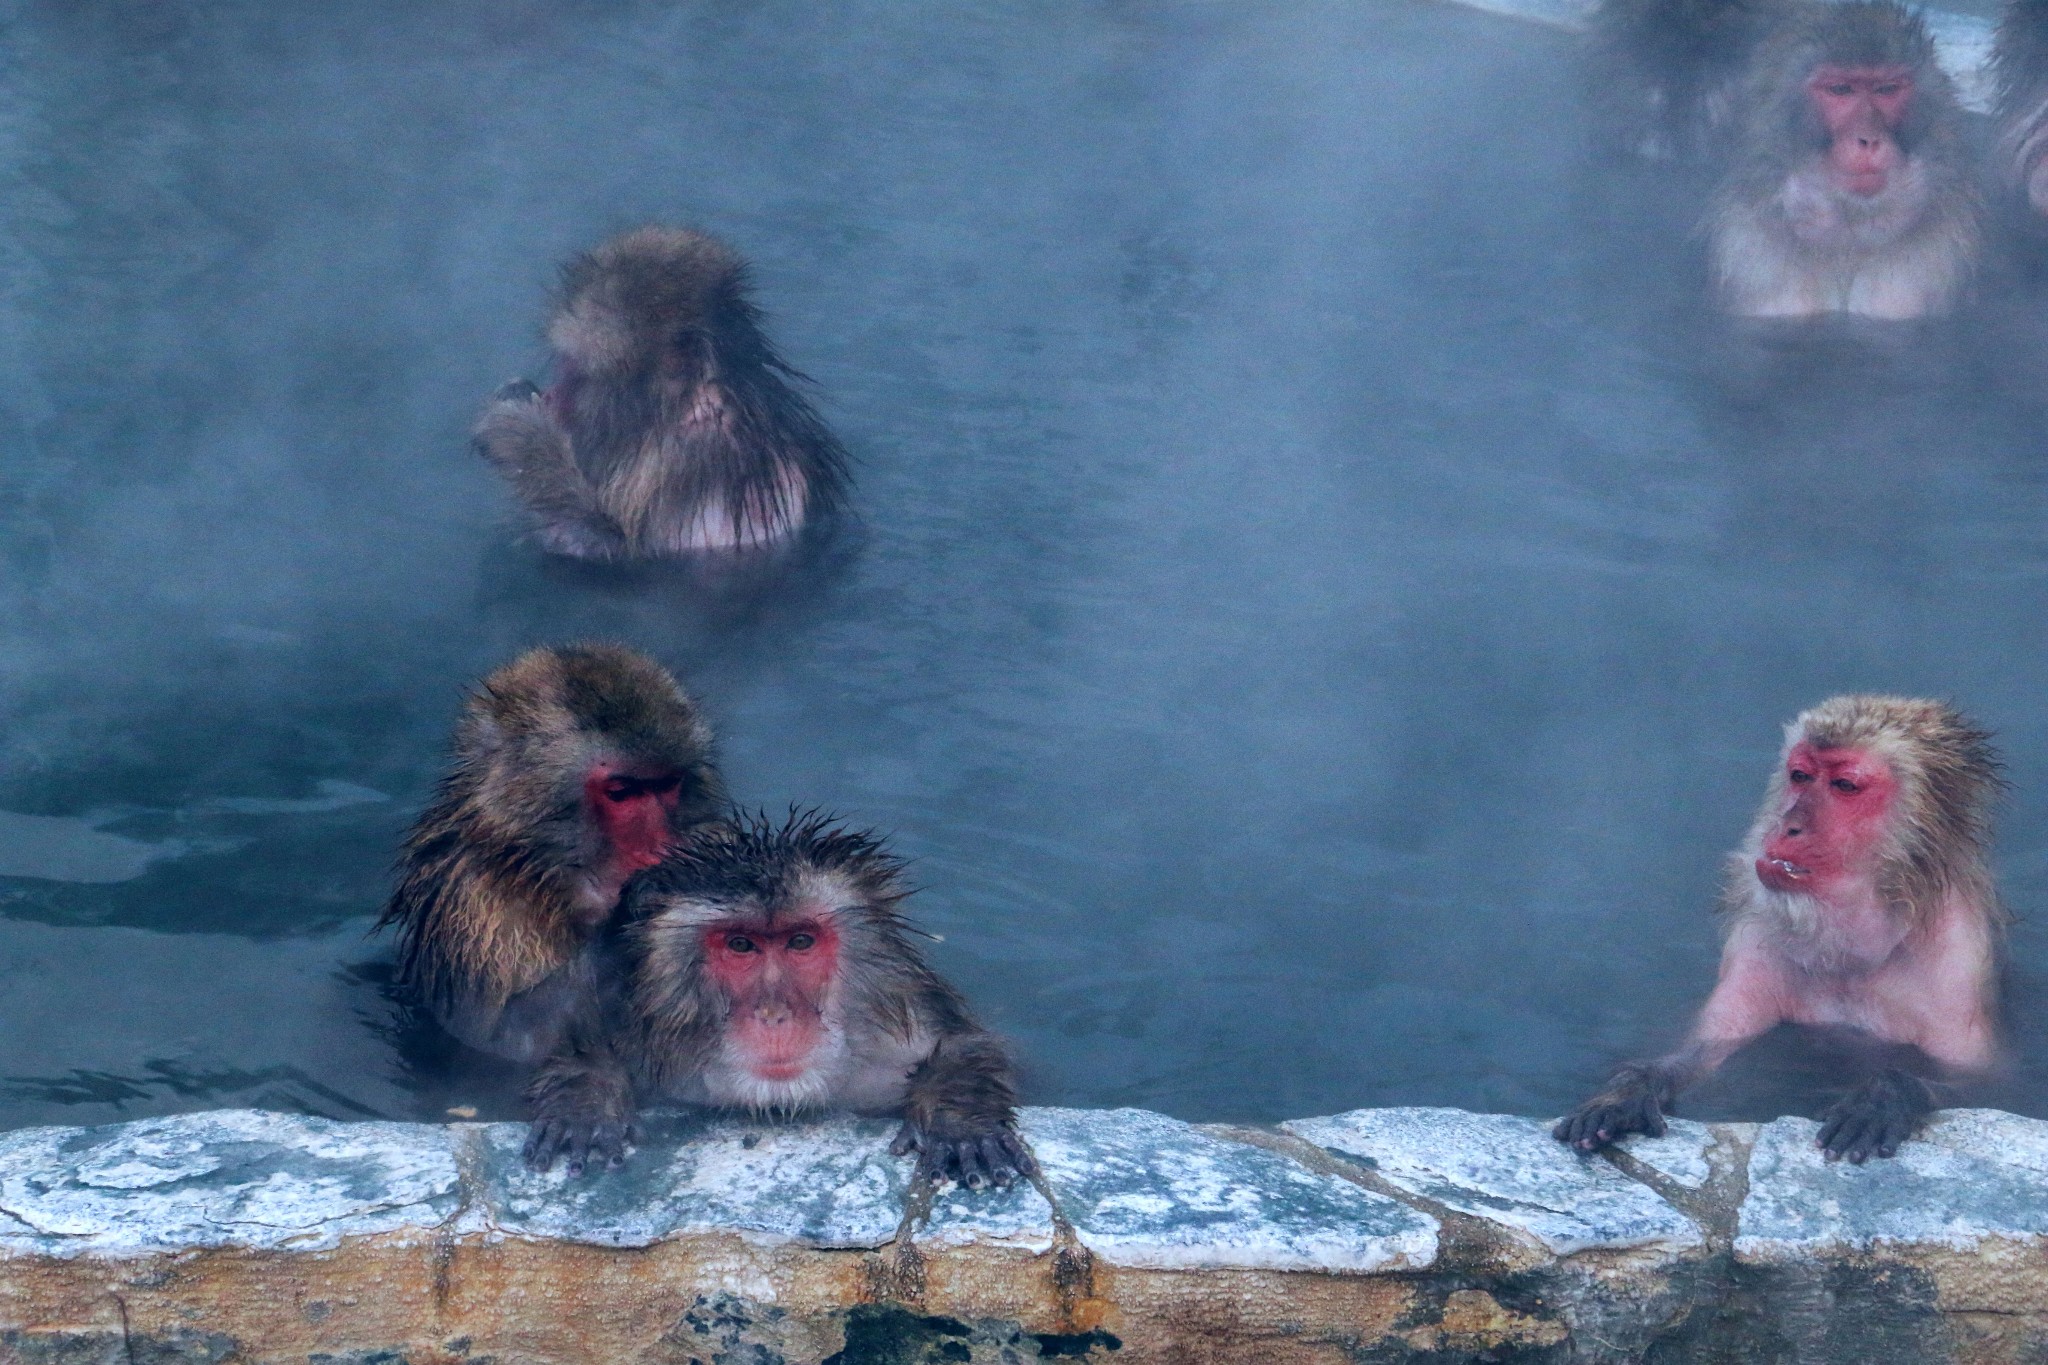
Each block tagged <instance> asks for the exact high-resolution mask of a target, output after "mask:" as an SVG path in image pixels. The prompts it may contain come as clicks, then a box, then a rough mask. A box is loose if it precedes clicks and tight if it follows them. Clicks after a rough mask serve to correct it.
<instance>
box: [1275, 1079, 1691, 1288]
mask: <svg viewBox="0 0 2048 1365" xmlns="http://www.w3.org/2000/svg"><path fill="white" fill-rule="evenodd" d="M1282 1126H1283V1127H1284V1128H1285V1129H1286V1130H1287V1131H1288V1132H1290V1133H1293V1134H1295V1135H1297V1136H1299V1137H1302V1138H1306V1139H1307V1140H1308V1141H1310V1142H1313V1143H1315V1144H1316V1145H1317V1146H1318V1147H1323V1148H1326V1149H1328V1150H1330V1151H1332V1152H1336V1153H1338V1154H1340V1155H1342V1156H1346V1157H1350V1158H1352V1159H1354V1160H1356V1161H1358V1162H1360V1163H1361V1164H1363V1165H1364V1166H1365V1167H1366V1168H1367V1169H1368V1170H1371V1171H1373V1172H1374V1173H1376V1174H1377V1175H1379V1176H1381V1177H1382V1178H1383V1179H1386V1180H1388V1181H1391V1182H1392V1183H1393V1184H1395V1185H1397V1186H1399V1187H1400V1188H1401V1189H1403V1190H1406V1191H1408V1192H1409V1193H1410V1194H1414V1195H1417V1196H1419V1197H1421V1198H1423V1199H1428V1200H1431V1201H1433V1202H1435V1203H1438V1204H1442V1205H1443V1206H1444V1207H1446V1208H1451V1209H1456V1210H1458V1211H1459V1212H1460V1213H1467V1214H1471V1215H1472V1216H1473V1217H1475V1218H1484V1219H1486V1220H1488V1221H1489V1222H1493V1223H1498V1224H1502V1225H1505V1226H1507V1227H1511V1228H1514V1229H1516V1230H1518V1231H1520V1232H1523V1233H1526V1234H1527V1235H1528V1236H1530V1237H1531V1238H1533V1239H1535V1241H1536V1242H1537V1243H1539V1244H1540V1245H1541V1246H1542V1247H1543V1248H1544V1249H1545V1250H1546V1251H1549V1252H1551V1253H1552V1254H1554V1255H1559V1256H1566V1255H1570V1254H1571V1253H1573V1252H1575V1251H1584V1250H1586V1249H1587V1248H1589V1247H1611V1248H1635V1247H1661V1248H1665V1249H1669V1250H1672V1251H1684V1250H1691V1249H1694V1248H1698V1247H1703V1246H1705V1244H1706V1239H1705V1236H1704V1234H1702V1232H1701V1231H1700V1229H1699V1226H1698V1225H1697V1224H1695V1223H1694V1222H1693V1220H1692V1219H1690V1218H1688V1217H1686V1216H1685V1215H1684V1214H1683V1213H1681V1212H1679V1211H1678V1210H1677V1209H1675V1208H1673V1207H1672V1206H1671V1205H1670V1204H1668V1203H1666V1202H1665V1201H1664V1200H1663V1199H1662V1198H1660V1197H1659V1196H1658V1194H1657V1193H1656V1191H1654V1190H1652V1189H1650V1188H1649V1187H1647V1186H1645V1185H1641V1184H1638V1183H1637V1182H1636V1181H1634V1180H1631V1179H1629V1178H1628V1177H1627V1176H1626V1175H1623V1174H1622V1173H1621V1172H1620V1171H1619V1170H1617V1169H1616V1168H1615V1167H1614V1166H1613V1165H1611V1164H1609V1163H1608V1162H1607V1161H1605V1160H1602V1159H1600V1158H1598V1157H1585V1156H1580V1155H1578V1154H1576V1153H1574V1152H1573V1151H1572V1150H1571V1149H1570V1148H1568V1147H1566V1146H1564V1145H1563V1144H1562V1143H1560V1142H1557V1141H1556V1140H1555V1139H1553V1138H1552V1137H1551V1136H1550V1125H1549V1123H1547V1122H1539V1121H1537V1120H1534V1119H1523V1118H1513V1117H1510V1116H1509V1115H1506V1114H1468V1113H1466V1112H1464V1111H1463V1110H1460V1109H1356V1110H1353V1111H1352V1112H1350V1113H1348V1114H1338V1115H1336V1116H1334V1117H1331V1118H1320V1119H1296V1120H1294V1121H1293V1122H1291V1123H1287V1124H1283V1125H1282ZM1711 1141H1712V1139H1711V1137H1710V1135H1709V1134H1708V1133H1707V1131H1706V1129H1705V1127H1704V1126H1703V1125H1700V1124H1689V1125H1685V1126H1683V1127H1679V1126H1677V1125H1674V1126H1673V1128H1672V1131H1671V1133H1670V1134H1668V1135H1667V1136H1665V1137H1664V1138H1663V1139H1662V1140H1661V1143H1660V1144H1659V1145H1658V1151H1659V1155H1661V1156H1663V1157H1664V1159H1665V1160H1667V1161H1668V1162H1670V1163H1671V1164H1672V1165H1673V1166H1674V1167H1677V1168H1679V1169H1684V1170H1688V1171H1689V1170H1690V1169H1691V1168H1692V1166H1693V1163H1695V1162H1696V1163H1697V1167H1698V1169H1699V1171H1700V1172H1701V1176H1700V1178H1701V1180H1704V1179H1705V1172H1706V1169H1707V1166H1706V1148H1707V1147H1708V1146H1709V1145H1710V1144H1711ZM1688 1149H1690V1150H1688Z"/></svg>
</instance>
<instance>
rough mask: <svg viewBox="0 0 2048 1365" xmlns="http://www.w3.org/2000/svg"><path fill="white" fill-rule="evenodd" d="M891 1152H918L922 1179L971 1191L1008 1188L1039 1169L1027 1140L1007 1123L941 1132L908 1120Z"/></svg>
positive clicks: (891, 1146)
mask: <svg viewBox="0 0 2048 1365" xmlns="http://www.w3.org/2000/svg"><path fill="white" fill-rule="evenodd" d="M889 1151H890V1153H891V1154H892V1155H895V1156H908V1155H909V1154H910V1153H912V1152H915V1153H917V1171H916V1176H917V1177H918V1178H920V1179H927V1180H931V1181H934V1182H937V1181H941V1180H952V1181H957V1182H958V1183H959V1184H961V1185H963V1186H965V1187H966V1188H968V1189H970V1190H979V1189H998V1190H1006V1189H1008V1188H1009V1187H1010V1186H1011V1185H1013V1184H1015V1183H1016V1182H1017V1180H1018V1179H1019V1177H1025V1176H1029V1175H1030V1174H1031V1173H1032V1172H1033V1171H1034V1170H1036V1169H1037V1163H1036V1162H1034V1161H1032V1159H1031V1153H1030V1152H1029V1151H1027V1150H1026V1149H1025V1146H1024V1140H1023V1139H1022V1138H1020V1137H1018V1136H1017V1130H1016V1129H1015V1128H1012V1127H1010V1126H1009V1125H1008V1124H1005V1125H1004V1126H1002V1127H1001V1128H995V1129H988V1130H983V1131H980V1132H958V1133H954V1132H948V1133H939V1132H937V1131H935V1130H932V1129H926V1128H922V1127H920V1126H919V1125H917V1124H915V1123H911V1122H908V1121H906V1122H905V1123H904V1125H903V1127H902V1128H901V1129H900V1130H899V1131H898V1132H897V1134H896V1140H895V1141H894V1142H892V1143H890V1144H889Z"/></svg>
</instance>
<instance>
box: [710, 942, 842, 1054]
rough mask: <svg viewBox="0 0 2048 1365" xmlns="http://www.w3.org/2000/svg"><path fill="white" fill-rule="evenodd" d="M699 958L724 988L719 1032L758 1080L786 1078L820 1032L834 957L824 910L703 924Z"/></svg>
mask: <svg viewBox="0 0 2048 1365" xmlns="http://www.w3.org/2000/svg"><path fill="white" fill-rule="evenodd" d="M704 963H705V966H706V968H707V969H708V970H709V971H710V974H711V979H712V981H713V982H714V983H716V984H717V986H718V988H719V990H720V991H722V992H723V993H724V995H725V998H726V1002H727V1006H728V1013H727V1015H726V1022H727V1035H726V1036H727V1037H728V1038H729V1039H730V1040H731V1042H732V1044H733V1045H734V1048H735V1050H736V1051H737V1052H738V1054H739V1060H740V1064H741V1065H742V1066H744V1067H745V1068H746V1069H747V1070H748V1071H749V1072H751V1073H752V1074H753V1075H754V1076H755V1077H756V1078H758V1079H760V1080H764V1081H793V1080H795V1079H796V1078H797V1077H799V1076H801V1075H802V1074H803V1073H804V1070H805V1068H806V1067H808V1066H809V1065H810V1063H811V1055H812V1053H814V1052H815V1051H816V1050H817V1047H818V1044H819V1043H820V1042H821V1041H822V1040H823V1039H824V1036H825V1002H826V999H827V997H828V994H829V992H830V990H831V986H832V978H833V975H834V974H835V973H836V972H837V970H838V965H839V933H838V931H837V930H836V929H834V928H833V926H832V921H831V917H830V916H819V917H817V918H815V919H812V918H803V919H795V920H789V921H785V922H781V923H777V924H775V925H773V926H772V927H771V926H769V925H767V924H764V923H761V922H759V921H728V922H727V923H725V924H720V925H714V926H713V927H711V928H709V929H706V930H705V931H704Z"/></svg>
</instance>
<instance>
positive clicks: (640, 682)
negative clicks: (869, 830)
mask: <svg viewBox="0 0 2048 1365" xmlns="http://www.w3.org/2000/svg"><path fill="white" fill-rule="evenodd" d="M710 746H711V732H710V729H709V727H707V726H706V725H705V723H704V720H703V718H702V717H701V716H700V715H699V714H698V711H697V706H696V703H694V702H693V701H692V700H691V699H690V698H689V696H688V695H686V694H685V693H684V692H683V690H682V688H681V687H679V686H677V684H676V681H675V679H674V678H672V677H671V676H669V674H668V672H667V671H666V670H665V669H663V668H662V667H661V666H660V665H659V664H657V663H655V662H654V661H653V660H651V659H648V658H646V657H644V656H642V655H639V654H636V653H634V652H633V651H632V650H629V649H624V648H621V647H619V646H616V645H579V646H571V647H568V648H561V649H536V650H533V651H531V652H530V653H527V654H524V655H522V656H520V657H519V658H518V659H515V660H513V661H512V662H511V663H509V664H506V665H505V666H504V667H502V668H500V669H498V670H497V671H496V672H494V673H492V674H491V675H490V676H489V677H487V678H485V679H484V680H483V682H482V683H480V684H479V685H478V686H477V688H476V691H475V692H474V693H473V694H472V695H471V696H470V697H469V699H468V701H467V702H466V703H465V704H464V706H463V709H462V717H461V720H460V721H459V722H458V723H457V725H456V729H455V743H454V763H453V764H452V765H451V767H450V769H449V772H448V775H447V776H446V777H444V778H443V779H442V780H441V786H440V790H439V792H438V793H437V795H436V796H435V799H434V801H433V802H432V803H431V804H430V805H429V806H428V807H427V809H426V810H425V811H424V812H423V813H422V814H421V815H420V818H419V820H418V822H417V823H415V824H414V826H413V828H412V832H411V833H410V834H408V835H407V836H406V841H405V847H404V851H403V852H402V854H401V855H400V859H399V875H398V886H397V889H396V890H395V891H394V893H393V894H392V897H391V901H390V904H389V905H387V906H386V907H385V910H384V916H383V918H382V919H381V920H379V921H378V927H379V928H383V927H386V926H395V927H396V928H397V930H398V953H399V969H400V977H401V980H402V981H403V982H404V983H405V984H406V985H407V986H408V987H409V988H410V990H411V991H412V992H413V993H414V994H415V995H416V996H417V997H418V998H419V999H420V1000H421V1001H422V1002H423V1003H424V1004H426V1005H427V1006H428V1008H429V1009H430V1010H431V1011H432V1012H433V1014H434V1016H435V1018H436V1019H437V1020H438V1021H439V1022H440V1023H441V1025H442V1026H443V1027H444V1028H445V1029H447V1031H448V1032H449V1033H450V1034H452V1035H453V1036H454V1037H456V1038H458V1039H459V1040H461V1041H462V1042H464V1043H466V1044H468V1045H469V1046H471V1047H474V1048H477V1049H479V1050H480V1051H484V1052H488V1053H491V1054H494V1055H497V1056H501V1057H506V1058H510V1059H511V1060H514V1061H523V1062H533V1061H537V1060H539V1059H540V1058H542V1057H545V1056H547V1055H549V1054H550V1053H551V1052H553V1050H554V1049H555V1047H556V1044H557V1043H558V1041H559V1036H560V1031H561V1029H562V1028H563V1027H564V1025H565V1022H566V1021H567V1020H568V1019H569V1018H570V1017H572V1015H574V1013H575V1012H576V1010H577V1009H579V1008H580V1007H581V1005H582V1001H583V999H584V997H585V996H586V995H587V993H588V992H589V991H590V990H591V989H593V983H592V981H591V979H590V973H591V970H592V968H591V964H590V961H589V959H588V955H587V954H585V953H584V952H583V949H584V948H585V946H586V945H587V944H589V943H591V942H592V941H593V940H594V939H595V938H596V937H597V935H598V933H599V931H600V930H601V929H602V928H603V927H604V926H605V925H606V924H607V923H608V922H609V921H610V919H611V917H612V914H613V912H614V911H615V910H616V909H617V908H618V904H619V893H620V889H621V888H622V887H623V886H624V885H625V883H626V879H627V878H628V877H630V876H631V875H632V874H633V873H635V872H637V871H639V870H640V869H642V868H646V867H651V866H653V865H654V864H655V863H657V862H659V861H660V860H661V858H662V856H663V855H664V854H665V853H667V852H668V851H669V849H671V848H672V847H674V846H675V844H676V843H677V842H679V841H680V840H683V839H686V838H688V837H690V836H691V835H692V834H693V833H695V832H696V831H697V830H699V829H701V828H702V827H703V826H704V825H705V824H706V823H707V822H709V821H711V820H713V819H714V818H716V817H717V816H718V815H719V814H720V813H721V812H722V810H723V808H724V804H725V786H724V782H723V781H722V779H721V778H720V777H719V774H718V769H717V767H716V766H715V765H714V764H713V762H712V759H711V749H710Z"/></svg>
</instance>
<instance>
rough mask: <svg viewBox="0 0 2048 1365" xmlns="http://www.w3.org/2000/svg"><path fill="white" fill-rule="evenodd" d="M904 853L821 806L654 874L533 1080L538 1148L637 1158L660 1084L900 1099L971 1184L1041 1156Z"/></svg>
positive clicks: (1003, 1058)
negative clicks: (958, 984)
mask: <svg viewBox="0 0 2048 1365" xmlns="http://www.w3.org/2000/svg"><path fill="white" fill-rule="evenodd" d="M908 895H909V888H908V887H906V886H905V885H904V884H903V880H902V864H901V863H900V862H899V861H898V860H897V859H896V858H895V857H893V856H892V855H890V854H889V853H888V852H886V851H885V850H884V848H883V847H882V845H881V843H880V842H879V841H878V840H877V839H876V838H875V837H874V836H873V835H870V834H866V833H859V832H855V831H851V830H848V829H846V828H844V827H842V826H840V825H838V824H835V823H833V822H832V821H831V820H829V819H828V818H826V817H823V816H819V815H816V814H811V815H796V814H792V815H791V816H790V818H789V819H788V821H787V822H785V823H783V824H781V825H779V826H778V825H774V824H771V823H770V822H768V821H767V820H766V819H765V818H759V817H756V818H751V819H742V820H739V821H737V822H735V823H734V824H730V825H721V826H719V827H717V828H716V829H714V830H713V831H711V832H710V833H709V834H708V835H707V837H705V838H701V839H697V840H693V841H691V842H689V843H686V844H683V845H680V846H678V847H677V848H676V849H675V850H673V851H672V852H671V853H670V854H669V855H668V857H666V858H665V859H664V860H663V861H662V862H661V864H660V866H658V867H656V868H654V869H652V870H650V871H648V872H644V873H642V874H641V875H640V876H638V877H636V878H635V879H634V881H633V883H632V886H631V888H630V890H629V891H628V893H627V897H626V905H625V908H624V911H623V913H622V916H621V919H620V922H619V926H618V927H617V929H616V930H615V931H614V932H613V933H612V934H610V935H608V936H607V938H606V940H605V941H604V943H603V944H602V945H601V946H598V947H595V948H594V949H593V953H592V956H593V957H596V958H599V959H601V961H602V965H601V966H600V968H599V971H600V973H601V974H602V975H603V976H605V977H606V979H609V980H610V981H612V982H613V983H614V984H615V986H616V989H614V990H612V991H609V992H606V993H604V994H603V995H602V996H599V997H593V998H592V1004H593V1008H592V1009H591V1010H589V1011H588V1012H587V1013H585V1014H584V1015H583V1016H582V1017H581V1018H580V1019H579V1020H578V1021H577V1023H576V1025H575V1027H574V1028H572V1029H571V1030H570V1032H569V1034H568V1035H567V1036H566V1037H565V1039H564V1042H563V1045H562V1047H561V1048H560V1049H559V1050H558V1051H557V1052H556V1054H555V1055H554V1056H553V1057H551V1058H550V1059H549V1060H548V1061H547V1062H546V1063H545V1064H544V1065H543V1066H542V1067H541V1069H540V1070H539V1072H538V1073H537V1074H536V1076H535V1078H534V1081H533V1085H532V1087H531V1089H530V1091H529V1098H530V1099H531V1100H532V1101H533V1108H534V1114H535V1117H534V1123H533V1128H532V1132H531V1134H530V1136H529V1139H528V1141H527V1145H526V1160H527V1164H528V1165H529V1166H531V1167H533V1168H535V1169H537V1170H546V1169H547V1168H548V1167H550V1166H551V1165H553V1163H554V1161H555V1159H556V1158H557V1157H565V1158H566V1159H567V1164H568V1169H569V1171H570V1173H571V1174H577V1173H580V1172H581V1171H582V1170H583V1169H584V1166H585V1165H586V1163H590V1164H597V1165H602V1166H604V1167H607V1168H611V1167H616V1166H618V1165H619V1164H620V1163H621V1162H622V1161H623V1160H624V1159H625V1155H626V1144H627V1142H628V1141H629V1138H630V1135H631V1133H632V1129H633V1119H634V1115H635V1113H636V1112H637V1110H638V1109H639V1107H640V1106H641V1105H642V1104H643V1103H647V1102H652V1101H659V1100H668V1101H679V1102H682V1103H685V1104H692V1105H704V1106H710V1107H714V1108H731V1109H741V1110H751V1111H756V1112H784V1113H799V1112H806V1111H817V1110H842V1111H852V1112H855V1113H864V1114H900V1115H901V1116H902V1119H903V1126H902V1128H901V1130H900V1132H899V1133H898V1135H897V1137H896V1141H895V1145H894V1147H893V1150H894V1151H895V1152H896V1153H897V1154H898V1155H902V1154H906V1153H909V1152H913V1151H914V1152H916V1153H917V1154H918V1171H919V1173H920V1174H921V1175H923V1176H926V1177H930V1178H933V1179H947V1178H950V1179H954V1180H957V1181H959V1182H960V1183H961V1184H963V1185H965V1186H967V1187H969V1188H980V1187H982V1186H984V1185H994V1186H998V1187H1000V1186H1005V1185H1008V1184H1010V1183H1011V1182H1012V1181H1013V1180H1014V1179H1016V1178H1017V1176H1019V1175H1020V1174H1027V1173H1029V1172H1030V1171H1031V1169H1032V1164H1031V1158H1030V1155H1029V1153H1028V1152H1027V1151H1026V1149H1025V1148H1024V1145H1023V1143H1022V1141H1021V1139H1020V1138H1019V1137H1018V1134H1017V1129H1016V1092H1015V1083H1014V1080H1013V1078H1012V1073H1011V1068H1010V1061H1009V1058H1008V1055H1007V1053H1006V1051H1005V1049H1004V1047H1003V1045H1002V1043H1001V1042H1000V1041H999V1040H998V1039H997V1038H995V1037H994V1036H993V1035H991V1034H989V1033H987V1032H985V1031H983V1030H982V1028H981V1027H980V1026H979V1025H978V1024H977V1023H976V1022H975V1020H974V1018H973V1016H972V1015H971V1014H970V1013H969V1012H968V1009H967V1006H966V1003H965V1002H964V1001H962V999H961V998H960V995H959V993H958V992H957V991H955V990H954V989H953V988H952V987H951V986H950V985H948V984H947V983H946V982H945V981H944V980H943V979H942V978H941V977H940V976H939V975H938V974H937V973H936V972H934V971H933V970H932V969H931V967H930V966H929V965H927V963H926V962H925V960H924V956H923V954H922V953H920V952H919V951H918V948H917V946H916V944H915V943H914V942H913V940H912V937H911V935H912V934H913V933H915V932H916V931H915V930H913V929H912V928H911V927H910V925H909V924H908V923H907V922H906V921H905V920H904V918H903V917H902V905H903V901H904V899H905V898H906V897H907V896H908Z"/></svg>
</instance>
